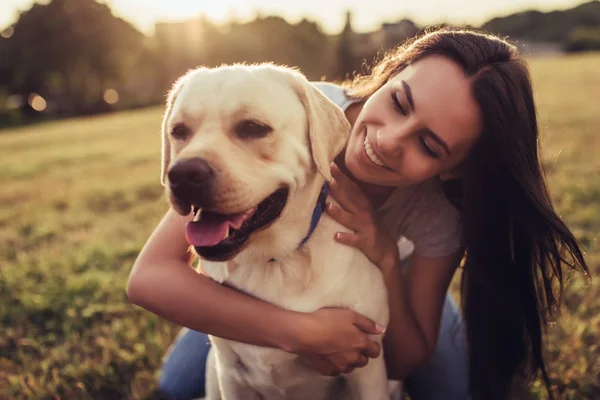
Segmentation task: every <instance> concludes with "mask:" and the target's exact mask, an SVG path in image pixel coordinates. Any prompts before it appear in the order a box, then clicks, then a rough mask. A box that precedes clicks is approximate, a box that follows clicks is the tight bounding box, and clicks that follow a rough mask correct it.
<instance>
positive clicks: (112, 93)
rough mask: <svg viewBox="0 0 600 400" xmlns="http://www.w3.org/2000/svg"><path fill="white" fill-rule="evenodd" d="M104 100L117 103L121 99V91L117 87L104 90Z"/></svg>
mask: <svg viewBox="0 0 600 400" xmlns="http://www.w3.org/2000/svg"><path fill="white" fill-rule="evenodd" d="M104 101H105V102H107V103H108V104H115V103H116V102H118V101H119V93H118V92H117V91H116V90H115V89H108V90H106V91H105V92H104Z"/></svg>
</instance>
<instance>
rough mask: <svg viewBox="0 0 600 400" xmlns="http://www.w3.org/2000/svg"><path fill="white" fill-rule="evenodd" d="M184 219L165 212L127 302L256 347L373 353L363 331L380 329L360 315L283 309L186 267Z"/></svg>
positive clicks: (146, 248)
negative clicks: (299, 311)
mask: <svg viewBox="0 0 600 400" xmlns="http://www.w3.org/2000/svg"><path fill="white" fill-rule="evenodd" d="M188 221H189V218H188V217H182V216H180V215H178V214H177V213H176V212H174V211H173V210H169V211H168V212H167V214H166V215H165V217H164V218H163V219H162V221H161V222H160V224H159V225H158V227H157V228H156V229H155V231H154V232H153V233H152V235H151V236H150V238H149V239H148V241H147V242H146V244H145V245H144V248H143V249H142V251H141V252H140V254H139V256H138V258H137V260H136V261H135V264H134V266H133V269H132V271H131V274H130V276H129V281H128V283H127V296H128V297H129V299H130V301H131V302H133V303H134V304H137V305H139V306H141V307H143V308H145V309H147V310H149V311H151V312H153V313H154V314H157V315H159V316H160V317H162V318H165V319H167V320H169V321H171V322H174V323H176V324H179V325H182V326H186V327H188V328H191V329H194V330H198V331H201V332H205V333H208V334H211V335H215V336H219V337H223V338H227V339H231V340H236V341H240V342H245V343H250V344H255V345H259V346H267V347H274V348H280V349H283V350H286V351H290V352H295V353H302V352H304V353H317V354H334V353H338V352H344V351H350V350H355V351H356V352H360V351H364V352H366V353H367V354H373V353H374V351H373V345H375V344H374V343H373V342H371V341H369V340H367V336H366V333H371V334H377V333H381V332H379V331H378V329H377V328H376V325H375V323H374V322H373V321H371V320H369V319H368V318H366V317H364V316H361V315H359V314H356V313H353V312H351V311H350V310H332V309H324V310H320V311H317V312H315V313H310V314H305V313H297V312H293V311H289V310H285V309H282V308H280V307H277V306H275V305H272V304H269V303H267V302H264V301H261V300H259V299H256V298H253V297H250V296H248V295H245V294H243V293H240V292H238V291H236V290H234V289H230V288H228V287H225V286H223V285H220V284H218V283H216V282H214V281H213V280H211V279H210V278H208V277H206V276H204V275H202V274H199V273H197V272H196V271H195V270H194V269H192V268H191V267H190V265H189V264H190V260H191V259H192V254H191V253H190V252H189V251H188V247H189V246H188V244H187V242H186V240H185V235H184V231H185V224H186V223H187V222H188ZM363 330H364V331H365V332H366V333H365V332H363Z"/></svg>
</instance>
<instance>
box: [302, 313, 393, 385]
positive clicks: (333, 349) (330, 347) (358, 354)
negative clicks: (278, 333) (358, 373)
mask: <svg viewBox="0 0 600 400" xmlns="http://www.w3.org/2000/svg"><path fill="white" fill-rule="evenodd" d="M296 315H300V318H302V319H301V320H296V321H294V322H292V323H293V324H294V325H293V326H295V327H297V328H296V329H297V333H298V334H297V336H298V338H299V339H298V341H297V343H296V346H295V347H294V349H293V350H292V351H293V352H294V353H297V354H299V355H301V356H303V357H304V358H305V359H306V360H308V362H309V363H310V364H311V365H312V366H313V367H314V368H315V369H317V370H318V371H319V372H320V373H322V374H323V375H328V376H333V375H337V374H339V373H349V372H351V371H352V370H354V368H358V367H364V366H365V365H367V363H368V359H369V358H376V357H378V356H379V353H380V352H381V349H380V346H379V344H378V343H377V342H375V341H373V340H371V339H370V338H369V336H368V335H378V334H382V333H383V332H384V328H383V327H381V326H380V325H378V324H376V323H375V322H373V321H372V320H370V319H369V318H367V317H365V316H363V315H361V314H358V313H355V312H354V311H352V310H349V309H343V308H322V309H320V310H317V311H315V312H312V313H310V314H296Z"/></svg>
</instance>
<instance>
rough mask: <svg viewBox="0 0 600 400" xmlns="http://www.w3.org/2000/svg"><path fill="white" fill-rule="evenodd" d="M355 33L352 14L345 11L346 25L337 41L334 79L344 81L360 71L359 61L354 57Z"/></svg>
mask: <svg viewBox="0 0 600 400" xmlns="http://www.w3.org/2000/svg"><path fill="white" fill-rule="evenodd" d="M354 38H355V33H354V30H353V29H352V13H351V12H350V11H346V24H345V25H344V29H343V30H342V32H341V33H340V34H339V36H338V40H337V49H336V50H337V51H336V54H337V60H336V64H335V70H334V73H333V75H334V76H333V78H334V79H342V80H343V79H345V78H347V77H349V75H350V74H351V73H352V72H354V71H358V70H359V69H360V59H358V58H357V57H356V55H355V50H354V47H355V43H354Z"/></svg>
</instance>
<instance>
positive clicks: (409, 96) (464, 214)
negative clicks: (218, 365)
mask: <svg viewBox="0 0 600 400" xmlns="http://www.w3.org/2000/svg"><path fill="white" fill-rule="evenodd" d="M320 87H321V88H322V90H323V92H324V93H325V94H327V95H328V96H329V97H330V98H331V99H332V100H334V101H336V102H337V103H338V104H339V105H340V106H341V107H342V108H343V109H344V110H345V113H346V116H347V117H348V120H349V121H350V123H351V124H352V130H351V133H350V137H349V140H348V143H347V146H346V149H345V151H344V152H343V154H342V155H341V156H340V157H339V158H338V160H336V164H337V166H333V167H332V174H333V176H334V179H335V180H334V182H333V184H332V185H331V193H332V195H333V196H334V197H335V198H336V200H338V202H339V203H340V205H341V207H328V212H329V213H330V215H331V216H332V217H333V218H335V219H336V220H338V221H339V222H341V223H342V224H343V225H346V226H347V227H349V228H350V229H352V230H353V231H354V233H353V234H340V235H336V238H337V239H338V241H340V242H341V243H344V244H346V245H350V246H355V247H358V248H360V249H361V250H362V251H363V252H364V253H365V254H366V255H367V256H368V257H369V258H370V259H371V261H373V262H374V263H375V264H377V265H378V266H379V267H380V269H381V271H382V273H383V275H384V277H385V280H386V284H387V286H388V291H389V293H390V295H389V297H390V298H389V300H390V308H391V321H390V324H389V326H388V329H387V332H386V334H385V337H384V352H385V354H386V364H387V367H388V373H389V374H390V377H392V378H407V379H406V381H407V386H408V388H409V389H412V390H413V397H414V398H425V399H434V398H436V399H437V398H445V399H453V398H465V397H466V396H467V394H466V393H465V390H464V389H463V388H461V384H464V385H463V387H464V386H465V385H468V388H469V391H470V395H471V397H472V398H476V399H479V398H481V399H495V398H497V399H504V398H506V397H507V396H509V393H510V391H511V388H512V386H514V385H515V382H516V379H517V377H519V379H520V378H521V377H522V378H526V379H527V380H531V379H532V378H533V377H535V376H536V375H537V374H538V373H540V374H541V376H542V378H543V379H544V381H545V382H546V384H547V385H548V376H547V373H546V367H545V364H544V359H543V354H542V336H543V327H544V324H545V322H546V321H547V317H548V316H549V315H550V314H551V312H552V311H553V310H555V308H556V307H557V306H558V302H559V299H560V297H559V295H560V293H555V292H554V291H553V288H554V287H555V286H554V285H555V284H556V285H557V286H556V287H558V288H562V277H563V272H562V271H563V265H564V264H565V265H568V266H570V267H573V268H579V269H581V270H584V271H585V272H587V266H586V264H585V261H584V259H583V257H582V254H581V251H580V248H579V245H578V243H577V241H576V240H575V238H574V237H573V235H572V233H571V232H570V231H569V229H568V228H567V227H566V226H565V225H564V223H563V222H562V221H561V220H560V219H559V218H558V216H557V215H556V213H555V211H554V210H553V208H552V205H551V202H550V198H549V196H548V192H547V188H546V184H545V182H544V178H543V175H542V169H541V166H540V162H539V156H538V147H537V146H538V127H537V121H536V111H535V106H534V101H533V96H532V89H531V81H530V77H529V74H528V71H527V68H526V66H525V64H524V63H523V61H522V60H520V59H519V56H518V53H517V50H516V49H515V47H513V46H512V45H510V44H508V43H507V42H505V41H503V40H500V39H498V38H496V37H493V36H490V35H484V34H480V33H475V32H471V31H466V30H453V29H441V30H438V31H432V32H428V33H426V34H424V35H422V36H421V37H419V38H416V39H415V40H412V41H410V42H408V43H406V44H405V45H403V46H402V47H400V48H398V49H397V50H395V51H393V52H391V53H389V54H388V55H387V56H386V57H385V58H384V59H383V60H382V61H381V62H379V63H378V64H377V65H376V66H375V67H374V69H373V70H372V72H371V74H369V75H367V76H363V77H359V78H357V79H355V80H354V82H352V83H350V84H349V85H347V87H346V89H347V92H346V93H344V92H343V91H342V89H341V88H339V87H335V86H332V85H322V86H320ZM182 226H183V224H182V218H181V217H179V216H178V215H177V214H175V213H174V212H168V213H167V215H166V216H165V217H164V219H163V221H162V222H161V223H160V224H159V226H158V227H157V229H156V230H155V232H154V233H153V234H152V236H151V238H150V239H149V241H148V243H147V244H146V245H145V247H144V249H143V250H142V252H141V253H140V256H139V257H138V260H137V261H136V263H135V266H134V268H133V270H132V273H131V277H130V280H129V283H128V289H127V290H128V296H129V298H130V299H131V301H133V302H134V303H136V304H138V305H140V306H142V307H144V308H147V309H148V310H150V311H152V312H154V313H156V314H158V315H160V316H162V317H164V318H166V319H169V320H171V321H173V322H175V323H178V324H181V325H184V326H187V327H189V328H192V329H193V330H194V331H198V332H207V333H209V334H213V335H216V336H221V337H226V338H230V339H233V340H239V341H243V342H247V343H253V344H257V345H262V346H271V347H278V348H281V349H284V350H286V351H291V352H295V353H298V354H302V355H305V356H307V357H308V358H309V359H310V360H311V361H312V362H313V364H314V365H315V367H316V368H318V369H319V370H320V371H321V372H323V373H332V372H339V371H348V370H351V369H352V368H353V367H360V366H362V365H364V362H365V358H364V356H363V355H362V353H363V350H364V349H365V347H366V342H367V340H366V334H367V333H376V332H377V330H376V328H375V323H374V322H372V321H368V322H367V323H365V322H364V320H363V318H364V317H361V316H358V315H355V314H352V313H348V312H347V311H344V310H339V309H323V310H319V311H316V312H314V313H311V314H301V313H294V312H291V311H287V310H282V309H280V308H278V307H275V306H273V305H270V304H266V303H263V302H261V301H259V300H257V299H252V298H249V297H248V296H245V295H243V294H241V293H237V292H235V291H234V290H231V289H229V288H225V287H222V286H220V285H218V284H216V283H214V282H212V281H210V279H208V278H206V277H203V276H201V275H198V274H196V273H195V272H193V271H192V270H191V269H190V268H188V267H187V264H188V263H189V261H190V260H189V258H188V257H189V256H188V255H187V252H186V250H187V243H185V240H184V238H183V230H182ZM459 228H460V229H459ZM401 236H406V237H407V238H408V239H410V240H411V241H412V242H413V243H414V245H415V249H414V251H413V253H412V255H411V256H410V258H409V259H408V265H407V266H406V267H405V268H404V269H403V268H401V267H400V265H401V261H400V256H399V251H398V246H397V241H398V240H399V239H400V237H401ZM463 256H464V257H463ZM567 256H568V258H567ZM461 259H462V260H463V267H464V271H463V275H462V282H461V283H462V285H461V287H462V303H463V304H462V305H463V307H462V308H463V316H464V329H465V333H466V338H467V343H468V351H466V350H465V352H466V354H462V353H461V352H462V347H461V343H462V342H461V340H460V336H457V335H456V331H457V330H456V329H454V328H453V327H456V324H455V323H453V322H456V321H459V322H460V323H462V322H461V321H460V319H459V318H458V317H457V315H456V313H455V312H454V310H453V308H452V304H451V303H449V302H446V303H444V299H445V298H446V292H447V289H448V285H449V282H450V280H451V277H452V275H453V273H454V272H455V270H456V268H457V267H458V265H459V263H460V260H461ZM274 321H277V323H274ZM357 321H363V322H361V323H357ZM194 331H188V333H187V334H185V335H184V336H183V337H182V339H181V340H180V341H179V342H178V344H177V346H176V347H175V350H174V353H173V354H172V356H173V355H175V353H179V356H178V357H181V354H184V355H185V354H186V351H185V348H186V347H185V346H186V345H187V343H189V342H190V341H194V340H195V341H196V342H198V341H199V340H200V339H198V337H197V336H196V337H195V339H194V336H193V334H191V333H193V332H194ZM458 332H459V333H460V329H459V330H458ZM196 335H198V333H196ZM357 343H358V344H359V345H357ZM189 348H192V346H190V347H189ZM178 349H179V351H178ZM181 349H183V350H181ZM189 354H190V355H191V353H189ZM466 355H467V356H468V365H469V368H468V370H467V368H461V366H460V364H461V361H460V360H461V359H465V356H466ZM194 357H195V356H194ZM171 360H172V359H171ZM180 361H181V360H180ZM170 362H171V361H168V362H167V366H169V363H170ZM184 364H185V360H184V361H181V363H180V365H184ZM200 364H201V363H200ZM191 365H192V367H188V370H189V369H194V368H195V369H196V370H197V369H198V366H197V365H198V364H191ZM167 366H166V367H165V368H166V369H165V372H164V373H165V374H167V372H168V371H167V370H168V368H167ZM452 372H454V375H452ZM461 375H462V376H461ZM189 378H190V375H187V376H182V377H181V380H182V381H189V380H190V379H189ZM444 378H450V379H444ZM172 383H173V382H171V384H172ZM175 386H176V385H175ZM434 386H435V387H434Z"/></svg>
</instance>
